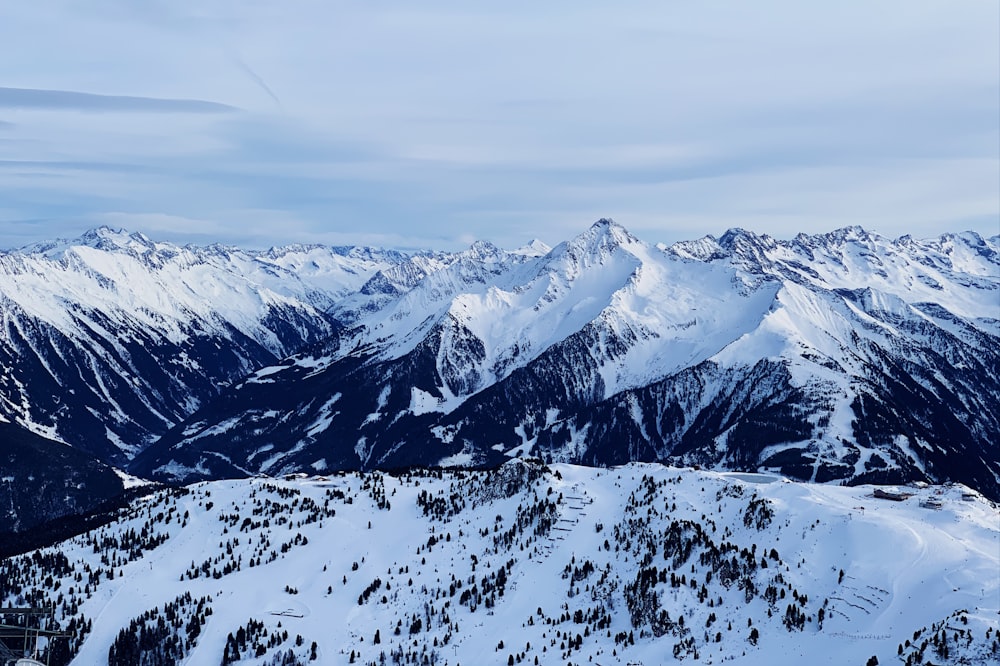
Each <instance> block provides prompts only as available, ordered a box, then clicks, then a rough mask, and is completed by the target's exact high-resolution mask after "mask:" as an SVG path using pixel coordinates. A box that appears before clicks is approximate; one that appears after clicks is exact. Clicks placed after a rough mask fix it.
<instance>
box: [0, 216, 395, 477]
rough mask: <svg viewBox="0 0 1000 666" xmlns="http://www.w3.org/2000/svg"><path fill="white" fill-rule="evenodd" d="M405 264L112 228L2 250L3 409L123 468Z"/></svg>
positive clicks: (364, 255) (322, 329)
mask: <svg viewBox="0 0 1000 666" xmlns="http://www.w3.org/2000/svg"><path fill="white" fill-rule="evenodd" d="M403 259H404V257H403V255H401V254H399V253H394V252H383V251H377V250H372V249H365V248H322V247H318V246H316V247H303V246H294V247H288V248H280V249H272V250H270V251H267V252H248V251H243V250H239V249H236V248H226V247H222V246H211V247H207V248H198V247H193V246H187V247H179V246H175V245H172V244H169V243H160V242H154V241H151V240H150V239H148V238H146V237H145V236H143V235H142V234H137V233H131V234H129V233H127V232H124V231H115V230H112V229H109V228H106V227H104V228H100V229H96V230H93V231H91V232H88V233H87V234H85V235H84V236H82V237H81V238H79V239H76V240H72V241H58V242H52V243H44V244H38V245H34V246H29V247H26V248H22V249H21V250H15V251H10V252H4V253H0V317H2V319H3V328H2V329H0V363H2V365H3V367H5V368H8V369H9V372H7V373H5V374H4V375H3V377H2V378H0V413H3V414H4V415H5V417H6V418H8V419H11V420H13V421H16V422H18V423H21V424H23V425H24V426H25V427H28V428H29V429H31V430H33V431H35V432H37V433H39V434H42V435H44V436H47V437H52V438H57V439H62V440H63V441H66V442H69V443H72V444H73V445H75V446H79V447H81V448H83V449H84V450H87V451H89V452H91V453H94V454H96V455H98V456H100V457H101V458H104V459H105V460H109V461H113V462H118V463H123V462H125V461H126V460H127V459H128V458H130V457H131V456H132V455H134V454H135V452H137V451H138V450H140V449H141V448H142V447H143V446H145V445H146V444H148V443H149V442H150V441H152V440H153V439H154V438H155V437H156V436H158V435H159V434H161V433H162V432H164V431H165V430H166V429H167V428H168V427H170V426H171V425H173V424H174V423H177V422H178V421H180V420H181V419H182V418H184V417H185V416H187V415H188V414H190V413H191V412H192V411H193V410H194V409H195V408H197V407H198V406H199V405H200V404H201V403H203V402H204V401H205V400H208V399H210V398H212V397H214V396H215V395H217V394H218V391H219V388H220V386H221V385H224V384H228V383H230V382H232V381H234V380H236V379H239V378H241V377H243V376H245V375H246V374H248V373H250V372H252V371H253V370H256V369H257V368H259V367H261V366H262V365H266V364H269V363H273V362H274V361H276V360H278V359H280V358H283V357H285V356H288V355H289V354H291V353H293V352H295V351H298V350H299V349H300V348H301V347H303V346H305V345H308V344H313V343H315V342H318V341H319V340H322V339H324V338H326V337H328V336H329V335H331V334H332V333H333V332H334V330H335V321H334V319H333V318H332V317H331V316H330V315H328V314H327V313H326V310H328V309H329V308H330V307H331V306H332V305H333V303H334V302H335V301H336V299H338V298H340V297H342V296H343V295H344V294H345V293H353V292H354V291H356V290H357V289H359V288H360V287H361V286H362V285H363V284H364V282H365V281H366V280H367V279H368V278H369V277H370V275H371V274H373V273H374V272H376V271H377V270H380V269H382V268H385V267H387V266H388V265H390V264H392V263H393V262H398V261H402V260H403Z"/></svg>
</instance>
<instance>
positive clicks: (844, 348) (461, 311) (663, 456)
mask: <svg viewBox="0 0 1000 666" xmlns="http://www.w3.org/2000/svg"><path fill="white" fill-rule="evenodd" d="M459 257H460V258H459V259H458V260H456V261H455V262H454V263H452V264H450V265H448V266H446V267H444V268H441V269H440V270H437V271H434V272H430V273H426V274H422V275H420V276H418V275H416V274H413V273H408V274H409V275H411V276H412V277H414V279H413V280H411V281H410V282H408V283H406V284H407V285H411V286H409V288H408V290H407V289H405V288H404V287H403V286H398V285H399V284H400V283H396V284H397V287H395V291H394V292H393V295H394V297H393V298H387V299H385V300H384V301H382V302H381V303H380V305H379V307H378V308H377V309H375V310H373V311H369V312H367V313H362V314H358V315H357V316H355V317H354V318H353V319H352V320H351V324H350V325H349V326H347V327H346V328H345V329H344V330H343V331H341V332H339V333H338V335H337V336H336V337H335V338H331V340H329V341H328V342H327V343H326V344H325V345H324V346H323V347H322V348H317V349H314V350H313V351H312V352H310V353H307V354H301V355H298V356H293V357H290V358H289V359H287V360H285V361H283V362H282V363H281V364H278V365H275V366H272V367H269V368H266V369H263V370H260V371H258V372H257V373H255V374H254V375H252V376H251V377H250V378H249V379H247V380H246V381H244V382H240V383H238V384H235V385H234V386H233V387H232V389H231V390H228V391H226V392H225V394H224V395H223V396H222V397H221V398H220V399H219V400H217V401H214V402H212V403H208V404H206V405H205V406H204V407H203V408H202V409H201V410H199V411H198V412H196V413H195V414H193V415H192V416H191V418H189V419H188V420H187V421H186V422H184V423H182V424H180V425H178V426H177V427H176V428H174V429H173V430H171V431H170V432H169V433H167V434H166V435H165V436H164V437H163V438H161V439H160V440H159V441H158V442H157V443H156V444H154V445H153V446H151V447H150V448H149V449H148V450H147V451H146V452H145V453H143V454H142V455H141V456H139V458H137V459H136V461H135V463H134V466H133V468H132V469H133V470H134V471H136V472H137V473H140V474H144V475H151V476H155V477H158V478H163V479H168V480H191V479H197V478H220V477H224V476H234V475H243V474H247V473H255V472H258V471H263V472H267V473H282V472H287V471H296V470H316V471H323V470H327V469H370V468H375V467H382V468H386V467H393V466H405V465H413V464H439V463H440V464H455V463H461V464H492V463H495V462H498V461H500V460H502V459H503V457H504V456H505V455H508V454H515V453H519V452H520V453H529V452H531V453H534V454H536V455H543V456H545V457H546V458H548V459H551V460H561V461H567V462H581V463H586V464H620V463H623V462H627V461H629V460H647V461H652V460H662V461H671V460H673V461H679V462H686V463H689V464H690V463H697V464H700V465H708V466H720V467H732V468H738V469H757V468H767V469H775V470H781V471H782V472H783V473H785V474H789V475H794V476H796V477H799V478H805V479H816V480H830V479H845V480H853V481H854V482H862V481H866V480H869V481H879V480H882V481H889V482H895V481H903V480H914V479H920V480H946V479H954V480H961V481H963V482H965V483H968V484H969V485H972V486H974V487H976V488H978V489H980V490H981V491H983V492H985V493H987V494H988V495H989V496H991V497H1000V483H998V479H1000V452H998V451H997V449H996V446H995V444H994V443H995V442H996V441H1000V420H998V416H997V414H996V410H995V409H993V408H992V406H993V405H996V404H1000V380H998V377H1000V352H998V350H1000V346H998V343H1000V243H998V239H996V238H994V239H983V238H980V237H979V236H977V235H975V234H971V233H966V234H957V235H946V236H943V237H941V238H939V239H934V240H928V241H916V240H913V239H911V238H908V237H904V238H901V239H897V240H889V239H885V238H882V237H879V236H877V235H874V234H870V233H867V232H865V231H864V230H861V229H857V228H853V229H844V230H839V231H837V232H833V233H830V234H825V235H818V236H804V235H800V236H798V237H796V238H795V239H793V240H791V241H777V240H775V239H772V238H770V237H768V236H759V235H755V234H752V233H750V232H746V231H743V230H732V231H730V232H727V233H726V234H725V235H723V236H722V237H721V238H719V239H715V238H713V237H706V238H703V239H701V240H698V241H691V242H684V243H678V244H676V245H673V246H669V247H666V246H659V247H653V246H650V245H647V244H645V243H643V242H642V241H640V240H638V239H637V238H635V237H634V236H632V235H631V234H629V233H628V232H627V231H626V230H625V229H624V228H622V227H621V226H619V225H617V224H615V223H613V222H610V221H608V220H602V221H600V222H598V223H597V224H595V225H593V226H592V227H591V228H590V229H588V230H587V231H585V232H584V233H583V234H581V235H580V236H578V237H577V238H575V239H573V240H571V241H568V242H566V243H563V244H561V245H559V246H557V247H555V248H553V249H552V250H551V251H549V252H547V253H545V254H539V253H533V254H531V253H529V254H521V255H517V256H512V255H510V254H509V253H504V252H503V251H502V250H499V249H497V248H493V247H492V246H488V245H485V244H479V245H477V246H474V247H473V248H472V249H471V250H470V251H469V252H467V253H464V254H463V255H459Z"/></svg>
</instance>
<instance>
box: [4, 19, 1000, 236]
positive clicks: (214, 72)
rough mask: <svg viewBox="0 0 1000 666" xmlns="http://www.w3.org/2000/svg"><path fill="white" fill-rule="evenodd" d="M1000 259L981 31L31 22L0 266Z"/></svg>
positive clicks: (974, 25) (18, 60)
mask: <svg viewBox="0 0 1000 666" xmlns="http://www.w3.org/2000/svg"><path fill="white" fill-rule="evenodd" d="M601 217H611V218H613V219H615V220H616V221H617V222H619V223H620V224H622V225H624V226H625V227H626V228H628V229H629V230H630V231H632V232H633V233H634V234H636V235H638V236H639V237H640V238H643V239H644V240H646V241H649V242H672V241H675V240H682V239H688V238H697V237H700V236H703V235H705V234H713V235H716V236H718V235H721V234H722V233H723V232H725V230H726V229H728V228H732V227H742V228H745V229H749V230H752V231H756V232H759V233H769V234H771V235H773V236H776V237H780V238H784V237H790V236H793V235H795V234H796V233H798V232H806V233H820V232H826V231H830V230H833V229H836V228H840V227H844V226H850V225H861V226H863V227H865V228H867V229H869V230H872V231H876V232H878V233H881V234H883V235H886V236H891V237H895V236H899V235H903V234H912V235H914V236H917V237H926V236H936V235H939V234H941V233H947V232H952V231H963V230H973V231H977V232H979V233H981V234H983V235H995V234H1000V3H997V2H994V1H987V0H948V1H944V0H942V1H940V2H924V1H921V0H880V1H879V2H870V0H866V1H858V0H844V1H838V2H825V3H815V2H801V1H800V0H795V1H791V0H787V1H783V0H758V1H757V2H752V3H748V2H742V1H740V2H737V1H735V0H732V1H727V2H713V1H711V0H706V1H704V2H693V1H690V0H657V1H651V2H643V1H636V2H629V3H609V2H594V1H591V0H574V1H572V2H568V1H564V0H549V1H548V2H544V3H539V2H522V1H520V0H508V1H507V2H503V3H492V2H489V3H487V2H445V1H440V0H426V1H425V2H420V3H412V2H397V1H394V0H386V1H383V2H367V3H363V2H343V1H340V0H283V1H280V2H279V1H277V0H144V1H143V2H135V0H92V1H90V2H86V3H80V2H76V1H75V0H40V1H39V2H16V3H7V5H6V6H5V7H4V10H3V20H2V21H0V248H12V247H20V246H23V245H26V244H28V243H32V242H36V241H39V240H46V239H53V238H72V237H76V236H78V235H80V234H81V233H83V232H84V231H86V230H87V229H90V228H93V227H96V226H101V225H107V226H111V227H115V228H125V229H129V230H132V231H140V232H142V233H145V234H146V235H148V236H150V237H152V238H155V239H157V240H168V241H173V242H183V243H187V242H191V243H196V244H206V243H212V242H222V243H228V244H236V245H243V246H247V247H268V246H273V245H285V244H288V243H299V242H317V243H326V244H337V245H344V244H370V245H381V246H389V247H429V248H435V249H459V248H461V247H464V246H467V245H468V244H469V243H471V242H472V241H473V240H476V239H484V240H490V241H493V242H495V243H497V244H498V245H501V246H503V247H516V246H519V245H523V244H525V243H527V242H528V241H530V240H531V239H533V238H538V239H540V240H542V241H544V242H546V243H549V244H550V245H552V244H555V243H557V242H559V241H561V240H565V239H567V238H570V237H572V236H574V235H576V234H577V233H579V232H581V231H583V230H584V229H586V228H587V227H588V226H589V225H590V224H591V223H592V222H593V221H595V220H597V219H599V218H601Z"/></svg>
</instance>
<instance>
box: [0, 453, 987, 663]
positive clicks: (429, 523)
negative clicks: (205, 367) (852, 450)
mask: <svg viewBox="0 0 1000 666" xmlns="http://www.w3.org/2000/svg"><path fill="white" fill-rule="evenodd" d="M874 490H878V491H879V492H880V493H882V494H883V496H885V497H890V498H895V500H897V501H893V500H892V499H881V498H879V497H878V496H877V495H876V494H875V493H874V492H873V491H874ZM904 491H905V492H904ZM997 516H998V509H997V506H996V504H994V503H992V502H990V501H988V500H986V499H984V498H983V497H982V496H980V495H979V494H978V493H976V492H974V491H972V490H970V489H968V488H965V487H963V486H960V485H952V486H945V487H927V488H922V489H920V488H910V489H896V491H895V492H886V491H885V489H873V488H872V487H870V486H858V487H838V486H833V485H818V484H806V483H800V482H792V481H789V480H787V479H780V478H778V477H775V476H764V475H753V474H740V473H720V472H713V471H694V470H690V469H677V468H669V467H663V466H660V465H657V464H635V463H633V464H629V465H626V466H623V467H620V468H612V469H595V468H587V467H575V466H571V465H563V464H556V465H552V466H551V467H546V466H543V465H541V464H540V463H538V462H533V461H512V462H508V463H507V464H505V465H504V466H502V467H501V468H499V469H498V470H494V471H490V472H469V471H461V470H445V471H428V470H424V471H415V472H407V473H404V474H399V475H389V474H385V473H381V472H368V473H347V474H337V475H333V476H328V477H312V478H290V479H265V478H254V479H243V480H231V481H217V482H208V483H202V484H196V485H194V486H191V487H189V488H183V489H173V490H163V491H160V492H158V493H156V494H153V495H150V496H147V497H145V498H142V499H141V500H138V501H137V502H135V503H134V504H133V505H132V506H131V507H129V508H128V509H127V510H126V511H123V512H122V513H121V515H120V516H119V517H118V518H117V520H115V521H113V522H111V523H110V524H108V525H106V526H104V527H101V528H99V529H95V530H91V531H89V532H87V533H85V534H82V535H80V536H77V537H74V538H72V539H70V540H68V541H65V542H63V543H60V544H57V545H54V546H53V547H51V548H44V549H41V550H39V551H33V552H29V553H26V554H24V555H21V556H16V557H11V558H8V559H5V560H0V606H14V607H26V606H36V607H38V606H41V607H51V608H53V609H54V618H53V620H54V622H55V623H57V624H58V626H60V627H62V628H63V629H71V630H72V631H73V632H74V637H73V638H72V639H69V640H57V641H55V642H53V643H52V644H51V655H49V656H51V657H52V664H53V666H63V665H64V664H66V663H72V664H74V665H77V666H90V665H92V664H105V663H106V664H109V665H110V666H118V665H120V664H134V663H143V664H147V665H149V666H160V665H163V664H180V663H190V664H219V663H221V664H242V665H245V666H251V665H253V666H271V665H275V664H286V665H296V664H310V663H317V664H338V665H339V664H352V663H354V664H365V665H367V664H428V665H438V666H443V665H444V664H448V665H450V666H460V665H461V664H466V665H471V664H476V665H478V664H568V665H570V666H576V665H582V664H605V665H607V664H622V665H624V664H636V663H641V664H660V663H666V662H668V661H671V660H675V661H680V660H688V659H690V660H691V661H692V662H694V663H699V664H722V663H729V662H735V663H739V664H747V665H756V664H761V665H763V664H767V665H768V666H783V665H785V664H788V665H792V664H795V665H797V664H803V663H811V664H830V665H836V666H841V665H843V664H865V663H868V664H873V663H879V664H890V663H901V664H909V665H913V664H931V663H933V664H939V665H941V664H956V665H957V664H970V665H973V666H985V665H986V664H995V663H997V660H998V658H1000V620H998V612H1000V606H998V599H1000V579H998V577H997V575H996V572H997V570H998V568H1000V529H998V523H997ZM11 619H15V618H8V620H11ZM50 628H51V626H50ZM4 640H5V641H9V644H8V647H11V648H12V649H15V650H18V649H20V648H21V645H19V644H18V643H17V638H12V639H6V638H5V639H4ZM41 647H42V648H43V649H45V647H46V646H45V644H44V640H43V641H42V645H41ZM140 655H141V658H142V660H141V661H140V658H139V657H140ZM897 660H898V662H897Z"/></svg>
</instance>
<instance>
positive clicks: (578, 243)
mask: <svg viewBox="0 0 1000 666" xmlns="http://www.w3.org/2000/svg"><path fill="white" fill-rule="evenodd" d="M636 243H642V241H640V240H639V239H638V238H636V237H635V236H633V235H632V234H630V233H629V231H628V230H627V229H626V228H625V227H623V226H622V225H620V224H618V223H617V222H615V221H614V220H611V219H609V218H601V219H600V220H598V221H597V222H595V223H594V224H592V225H590V228H589V229H587V230H586V231H584V232H583V233H581V234H579V235H578V236H576V237H575V238H573V239H572V240H569V241H566V242H565V243H561V244H559V245H557V246H556V248H555V250H553V253H566V254H569V255H571V256H577V255H584V256H594V255H600V254H604V253H608V252H613V251H615V250H617V249H618V248H620V247H623V246H628V245H632V244H636Z"/></svg>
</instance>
